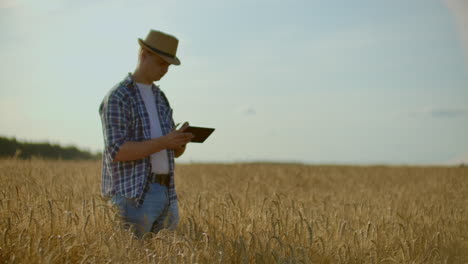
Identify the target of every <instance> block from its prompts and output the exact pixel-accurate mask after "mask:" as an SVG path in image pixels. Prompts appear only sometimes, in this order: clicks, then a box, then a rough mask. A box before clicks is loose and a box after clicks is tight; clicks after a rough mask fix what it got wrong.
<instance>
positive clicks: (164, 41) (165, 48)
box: [138, 30, 180, 65]
mask: <svg viewBox="0 0 468 264" xmlns="http://www.w3.org/2000/svg"><path fill="white" fill-rule="evenodd" d="M138 43H140V46H141V47H142V48H144V49H146V50H148V51H150V52H151V53H154V54H156V55H158V56H160V57H161V58H163V59H164V60H165V61H167V62H168V63H170V64H174V65H180V60H179V59H178V58H177V57H176V52H177V45H178V44H179V40H178V39H177V38H176V37H174V36H171V35H169V34H166V33H164V32H161V31H157V30H150V32H149V33H148V35H147V36H146V39H145V40H142V39H140V38H139V39H138Z"/></svg>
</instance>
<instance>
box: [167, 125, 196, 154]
mask: <svg viewBox="0 0 468 264" xmlns="http://www.w3.org/2000/svg"><path fill="white" fill-rule="evenodd" d="M188 126H189V125H188V123H187V122H185V124H184V125H183V126H182V127H181V128H180V129H178V130H174V131H172V132H171V133H169V134H167V135H165V136H164V140H165V142H166V144H165V145H166V148H168V149H173V150H176V149H180V148H185V144H187V143H189V142H190V140H192V138H193V137H194V135H193V134H192V133H184V130H185V129H186V128H187V127H188Z"/></svg>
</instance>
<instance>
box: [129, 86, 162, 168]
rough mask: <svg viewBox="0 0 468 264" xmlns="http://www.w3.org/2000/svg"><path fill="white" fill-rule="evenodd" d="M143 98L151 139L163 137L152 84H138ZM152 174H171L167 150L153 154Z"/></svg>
mask: <svg viewBox="0 0 468 264" xmlns="http://www.w3.org/2000/svg"><path fill="white" fill-rule="evenodd" d="M136 85H137V87H138V90H139V91H140V94H141V97H142V98H143V101H144V102H145V107H146V111H147V112H148V115H149V119H150V130H151V138H158V137H161V136H163V134H162V130H161V124H160V122H159V115H158V110H157V109H156V100H155V98H154V94H153V90H152V89H151V86H152V85H151V84H144V83H136ZM151 165H152V172H154V173H161V174H166V173H169V159H168V157H167V150H165V149H163V150H161V151H159V152H156V153H153V154H151Z"/></svg>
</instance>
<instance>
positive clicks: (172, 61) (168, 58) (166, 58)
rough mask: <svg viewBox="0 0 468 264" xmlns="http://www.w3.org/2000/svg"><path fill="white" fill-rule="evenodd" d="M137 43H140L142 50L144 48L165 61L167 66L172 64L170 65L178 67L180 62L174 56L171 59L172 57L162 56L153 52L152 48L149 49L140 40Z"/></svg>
mask: <svg viewBox="0 0 468 264" xmlns="http://www.w3.org/2000/svg"><path fill="white" fill-rule="evenodd" d="M138 43H140V46H141V47H142V48H144V49H145V50H147V51H149V52H151V53H153V54H156V55H158V56H159V57H161V58H162V59H163V60H165V61H166V62H167V63H169V64H172V65H180V60H179V58H177V57H176V56H174V57H173V58H172V57H169V56H166V55H164V54H161V53H159V52H157V51H155V50H154V49H153V48H151V47H150V46H149V45H148V44H146V43H145V42H144V41H143V40H142V39H140V38H139V39H138Z"/></svg>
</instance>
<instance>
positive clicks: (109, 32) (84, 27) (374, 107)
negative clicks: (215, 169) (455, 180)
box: [0, 0, 468, 165]
mask: <svg viewBox="0 0 468 264" xmlns="http://www.w3.org/2000/svg"><path fill="white" fill-rule="evenodd" d="M467 17H468V2H466V1H464V0H412V1H408V0H392V1H382V0H377V1H376V0H355V1H347V0H323V1H319V0H305V1H300V0H291V1H277V0H258V1H252V0H237V1H223V0H217V1H214V0H206V1H205V0H200V1H188V0H186V1H182V0H173V1H142V0H133V1H124V0H112V1H111V0H94V1H90V0H84V1H72V0H41V1H35V0H0V30H1V32H2V34H1V37H0V38H1V41H0V60H1V61H2V63H1V64H0V72H1V73H0V74H1V80H2V82H3V85H2V86H1V87H0V95H1V96H0V111H1V113H2V114H1V115H0V135H1V136H7V137H15V138H17V139H18V140H25V141H30V142H38V141H48V142H51V143H57V144H62V145H75V146H78V147H80V148H83V149H87V150H90V151H102V149H103V145H104V144H103V136H102V129H101V121H100V118H99V114H98V108H99V105H100V103H101V101H102V99H103V97H104V96H105V95H106V93H107V92H108V91H109V90H110V89H111V88H112V87H113V86H114V85H115V84H116V83H118V82H119V81H121V80H122V79H123V78H125V76H126V75H127V74H128V73H129V72H133V70H134V69H135V67H136V63H137V53H138V49H139V45H138V42H137V39H138V38H145V37H146V35H147V33H148V32H149V30H150V29H156V30H161V31H164V32H166V33H169V34H172V35H175V36H176V37H177V38H178V39H179V48H178V52H177V56H178V57H179V58H180V60H181V62H182V64H181V66H171V67H170V68H169V72H168V74H167V75H166V76H165V77H164V78H163V79H162V80H161V81H159V82H157V83H156V84H157V85H159V86H160V88H161V89H162V90H163V91H164V92H165V93H166V95H167V97H168V98H169V100H170V102H171V106H172V108H173V109H174V119H175V121H176V122H184V121H189V122H190V124H191V125H194V126H206V127H213V128H216V131H215V132H214V134H212V136H211V137H210V138H209V139H208V140H207V141H206V142H205V143H203V144H196V143H192V144H190V145H189V146H188V148H187V151H186V153H185V154H184V156H183V157H181V158H180V159H179V161H180V162H250V161H273V162H300V163H310V164H358V165H367V164H389V165H392V164H397V165H413V164H414V165H419V164H423V165H426V164H435V165H438V164H457V163H461V162H465V163H468V103H467V102H468V74H467V73H468V31H467V30H468V21H467Z"/></svg>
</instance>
